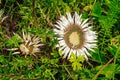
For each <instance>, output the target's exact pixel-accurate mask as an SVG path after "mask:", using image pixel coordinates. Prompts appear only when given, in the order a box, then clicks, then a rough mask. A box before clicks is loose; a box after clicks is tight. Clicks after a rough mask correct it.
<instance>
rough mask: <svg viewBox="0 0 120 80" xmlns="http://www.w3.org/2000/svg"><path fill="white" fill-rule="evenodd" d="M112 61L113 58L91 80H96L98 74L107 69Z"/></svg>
mask: <svg viewBox="0 0 120 80" xmlns="http://www.w3.org/2000/svg"><path fill="white" fill-rule="evenodd" d="M113 59H114V58H111V59H110V60H109V61H108V62H107V63H106V64H105V65H104V66H103V67H102V68H101V69H100V70H99V71H98V72H97V74H96V75H95V76H94V77H93V79H92V80H96V79H97V77H98V76H99V74H100V73H101V72H102V71H103V70H104V69H105V67H107V66H108V65H109V64H110V62H112V61H113Z"/></svg>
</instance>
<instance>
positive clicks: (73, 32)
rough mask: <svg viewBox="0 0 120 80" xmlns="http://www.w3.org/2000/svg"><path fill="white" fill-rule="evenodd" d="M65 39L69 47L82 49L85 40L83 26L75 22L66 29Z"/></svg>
mask: <svg viewBox="0 0 120 80" xmlns="http://www.w3.org/2000/svg"><path fill="white" fill-rule="evenodd" d="M64 32H65V34H64V40H65V43H66V44H67V45H68V47H70V48H72V49H81V47H82V46H83V44H84V42H85V36H84V32H83V30H82V28H81V26H79V25H76V24H73V25H70V26H68V27H67V28H66V29H65V31H64Z"/></svg>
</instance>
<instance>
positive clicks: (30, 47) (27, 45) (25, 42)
mask: <svg viewBox="0 0 120 80" xmlns="http://www.w3.org/2000/svg"><path fill="white" fill-rule="evenodd" d="M16 35H17V34H16ZM17 36H18V38H20V39H22V43H21V44H20V45H19V48H12V49H8V50H9V51H16V52H14V53H13V54H20V53H22V54H23V55H34V56H35V53H39V52H40V49H39V47H40V46H42V45H43V44H40V39H39V37H37V36H31V35H30V34H29V33H26V34H25V33H24V32H23V36H22V38H21V37H20V36H19V35H17Z"/></svg>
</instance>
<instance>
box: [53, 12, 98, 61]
mask: <svg viewBox="0 0 120 80" xmlns="http://www.w3.org/2000/svg"><path fill="white" fill-rule="evenodd" d="M81 17H82V14H81V15H78V14H77V12H75V14H74V15H73V16H72V15H71V14H70V13H69V12H68V13H66V17H65V16H61V17H60V20H58V21H57V22H56V24H55V27H56V28H55V29H54V32H55V34H57V35H58V37H57V39H58V42H59V45H57V46H58V47H59V50H61V51H62V55H63V58H68V59H69V58H70V56H71V53H74V54H76V55H77V56H79V55H84V57H85V59H86V60H88V56H90V54H89V52H88V50H91V51H94V50H93V48H95V47H96V46H97V45H96V42H97V35H96V34H97V33H96V32H95V31H92V30H91V29H92V27H93V26H92V25H91V23H90V21H89V19H85V20H83V19H82V18H81Z"/></svg>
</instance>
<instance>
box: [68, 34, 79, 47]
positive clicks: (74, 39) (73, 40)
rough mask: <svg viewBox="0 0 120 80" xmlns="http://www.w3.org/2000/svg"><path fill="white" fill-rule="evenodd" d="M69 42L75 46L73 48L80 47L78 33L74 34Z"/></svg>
mask: <svg viewBox="0 0 120 80" xmlns="http://www.w3.org/2000/svg"><path fill="white" fill-rule="evenodd" d="M69 42H70V43H71V44H72V45H73V47H75V46H77V45H79V43H80V37H79V35H78V33H77V32H72V33H71V34H70V36H69Z"/></svg>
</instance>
